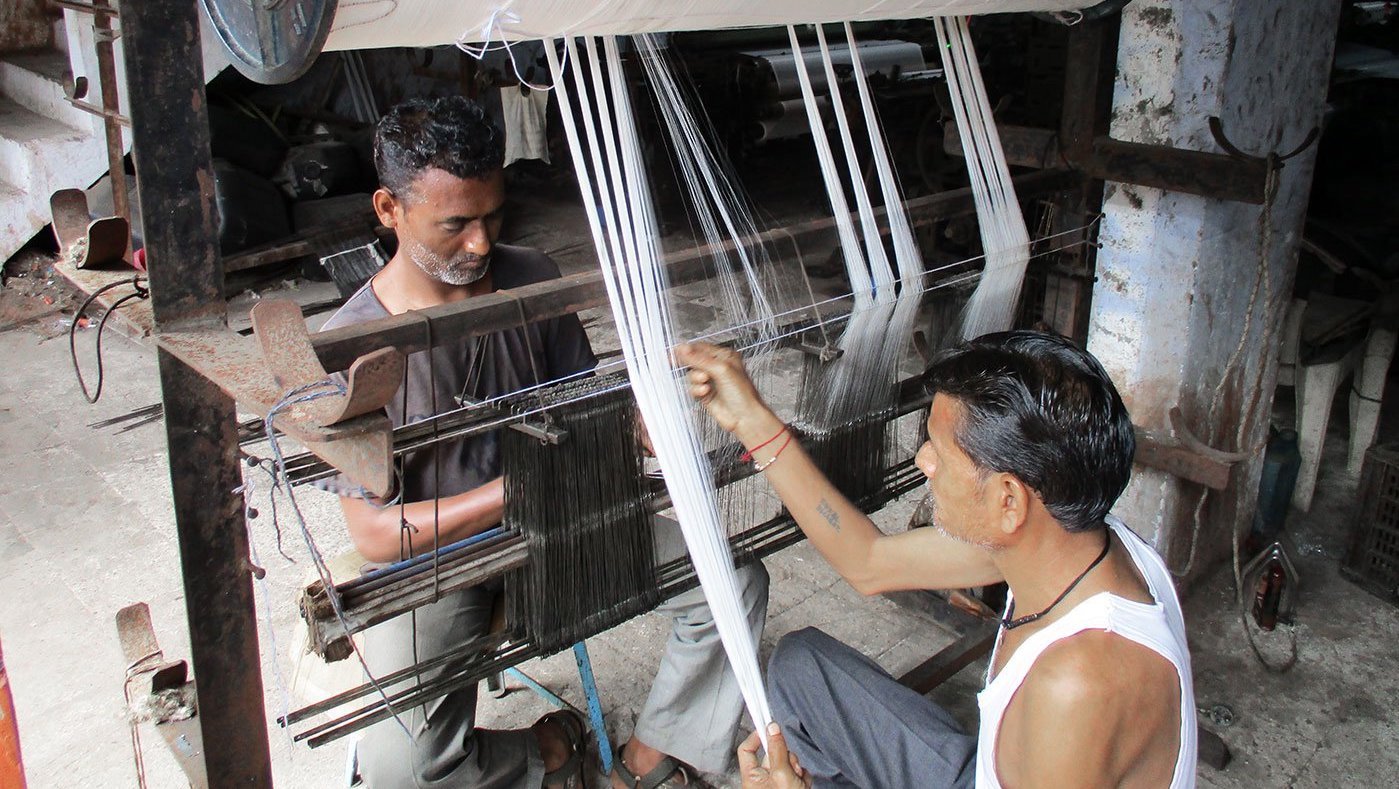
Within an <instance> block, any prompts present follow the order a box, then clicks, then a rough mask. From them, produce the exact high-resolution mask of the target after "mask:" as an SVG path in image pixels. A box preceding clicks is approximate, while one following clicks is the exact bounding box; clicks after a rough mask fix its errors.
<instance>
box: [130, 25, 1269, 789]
mask: <svg viewBox="0 0 1399 789" xmlns="http://www.w3.org/2000/svg"><path fill="white" fill-rule="evenodd" d="M199 13H200V11H199V9H198V6H197V4H196V0H142V2H138V3H128V4H124V5H123V6H122V8H121V34H122V37H123V38H124V51H125V59H126V73H127V81H128V85H129V86H130V90H129V92H128V95H130V96H131V97H132V102H131V130H132V136H133V141H134V142H133V159H134V161H135V165H136V170H137V173H138V179H137V190H138V195H139V200H140V204H141V206H142V209H143V211H142V214H143V217H144V218H143V224H144V231H145V244H146V250H147V255H148V260H149V261H150V263H149V268H150V286H151V302H152V311H153V322H154V325H153V330H154V331H153V333H154V336H155V339H156V341H157V345H158V346H159V342H160V338H161V335H162V334H164V333H169V332H184V333H188V332H221V331H224V330H226V321H227V318H226V310H225V294H224V265H223V261H222V259H221V257H220V255H219V250H218V245H217V242H216V239H217V231H218V228H217V211H216V209H215V206H214V196H213V181H214V179H213V167H212V160H211V157H210V153H209V125H208V117H207V109H206V102H205V89H204V74H203V68H202V65H201V63H202V56H201V49H200V20H199V17H198V14H199ZM1116 32H1117V21H1116V20H1115V19H1110V20H1106V21H1092V22H1084V23H1082V24H1080V25H1077V26H1076V27H1075V28H1074V29H1073V30H1072V32H1071V33H1070V38H1071V44H1070V47H1069V65H1068V69H1067V78H1066V91H1065V96H1064V107H1063V115H1062V121H1061V124H1060V128H1059V129H1058V130H1057V135H1058V149H1059V154H1060V159H1061V164H1063V165H1066V166H1067V167H1069V168H1072V169H1074V170H1077V171H1078V172H1077V174H1074V175H1066V174H1064V173H1062V172H1046V173H1041V174H1036V175H1032V176H1029V177H1026V176H1021V177H1020V179H1019V184H1021V185H1025V186H1028V185H1029V184H1030V183H1035V182H1036V179H1037V178H1038V179H1039V182H1040V183H1041V185H1044V182H1053V183H1054V184H1055V186H1063V185H1065V184H1068V185H1075V184H1076V185H1077V186H1078V187H1079V189H1078V191H1079V192H1080V194H1081V195H1082V199H1081V200H1079V201H1078V203H1077V205H1078V210H1080V211H1082V212H1083V213H1088V212H1089V211H1091V210H1092V209H1091V208H1089V206H1093V207H1096V204H1097V203H1098V202H1099V201H1100V196H1101V194H1100V189H1101V184H1100V183H1098V182H1097V181H1095V179H1102V178H1110V179H1112V180H1116V181H1122V182H1127V183H1140V184H1147V185H1151V186H1156V187H1160V188H1165V189H1171V190H1175V191H1183V192H1190V193H1194V194H1204V195H1211V196H1219V197H1226V198H1232V199H1242V200H1245V201H1247V202H1253V203H1258V202H1261V199H1262V182H1263V170H1262V169H1260V167H1259V165H1258V163H1257V162H1250V161H1244V160H1239V159H1235V158H1230V157H1227V156H1223V155H1218V154H1204V153H1197V152H1182V151H1174V150H1171V149H1169V148H1162V147H1155V146H1140V145H1132V144H1127V143H1121V142H1118V141H1114V140H1111V139H1109V138H1108V137H1107V136H1106V134H1105V130H1106V117H1107V108H1108V107H1109V106H1110V101H1109V100H1108V97H1109V96H1110V91H1111V87H1112V74H1113V71H1112V66H1111V64H1112V62H1113V60H1112V59H1113V57H1114V53H1115V42H1116ZM1046 191H1055V190H1053V189H1046ZM1095 193H1096V194H1095ZM914 203H915V204H917V205H913V206H910V207H911V208H912V209H914V211H915V213H921V214H922V215H923V216H925V217H931V216H947V215H949V214H953V213H968V212H969V209H970V200H969V197H968V196H966V195H959V194H957V193H955V192H954V193H947V194H941V195H934V196H931V197H928V198H923V199H922V201H921V203H920V201H914ZM964 209H967V210H964ZM812 224H813V225H819V224H821V223H819V222H818V223H812ZM812 229H813V230H814V229H817V228H812ZM696 260H698V258H696ZM691 264H693V261H692V263H691ZM682 265H684V264H683V263H682ZM523 290H528V291H529V292H528V293H525V292H521V293H519V294H516V295H517V298H518V299H519V300H518V301H516V299H511V298H507V297H498V296H497V297H481V298H480V299H472V300H470V302H469V303H467V306H465V307H460V308H453V309H443V310H439V311H437V312H436V313H435V314H433V315H431V316H430V317H432V318H434V321H435V325H436V326H437V327H439V331H437V332H435V334H436V335H437V336H438V337H450V336H452V335H453V333H454V332H457V333H460V332H465V331H490V330H493V329H494V328H500V327H503V326H515V325H518V323H519V321H520V309H521V307H523V308H524V310H525V315H526V317H527V318H528V319H531V320H534V319H539V318H542V317H546V316H547V315H558V314H562V313H565V312H573V311H577V310H579V309H584V308H586V307H589V306H593V305H595V304H599V303H601V302H602V299H601V281H600V278H598V277H589V276H588V275H577V276H575V277H567V278H564V279H562V280H559V281H557V282H554V283H542V284H541V285H539V286H533V288H532V289H523ZM410 324H411V325H410ZM420 325H421V324H420V321H418V320H411V321H402V320H397V321H396V320H395V319H387V320H385V321H381V322H377V323H373V324H364V325H363V326H360V327H355V328H353V329H344V330H340V331H337V332H328V333H326V334H325V335H322V336H318V337H317V338H316V341H315V345H316V350H317V354H318V355H319V357H320V358H321V360H322V362H323V363H324V364H325V365H326V368H327V369H328V370H332V371H334V370H340V369H344V367H345V366H346V365H347V364H348V363H349V361H350V360H351V359H353V358H354V357H356V356H359V355H361V354H364V353H366V352H368V351H370V350H373V349H375V348H380V347H385V346H388V345H396V346H398V347H400V348H402V349H404V350H414V349H417V348H421V347H422V341H421V336H422V335H421V332H420ZM158 355H159V368H160V382H161V391H162V399H163V401H164V408H165V425H166V435H167V439H168V444H169V450H168V452H169V458H170V482H171V492H172V496H173V500H174V512H175V522H176V529H177V533H178V542H179V546H180V563H181V573H182V575H183V579H184V589H185V603H186V609H187V612H188V616H187V619H188V624H189V633H190V648H191V659H192V663H193V667H194V677H195V682H196V683H197V688H198V697H199V727H200V730H201V732H202V734H203V742H204V743H205V744H206V745H209V746H212V747H206V748H204V749H203V753H202V759H203V763H204V767H205V773H206V774H207V776H208V784H207V785H208V786H210V787H233V786H238V787H267V786H271V785H272V768H271V759H270V753H269V746H268V725H267V724H268V721H267V716H266V712H265V710H264V705H263V682H262V676H261V669H260V666H261V662H260V659H259V652H258V635H257V620H256V615H255V611H254V599H253V588H252V570H253V568H252V566H251V564H250V562H249V553H248V538H247V528H246V524H245V522H244V513H243V502H242V500H241V497H240V496H239V495H238V494H235V493H234V490H235V489H236V488H237V487H238V486H239V485H240V484H241V473H240V468H239V455H238V446H239V443H238V435H237V431H236V429H235V428H236V415H235V410H234V402H233V400H232V399H231V398H230V397H229V396H228V395H227V394H225V393H224V390H222V389H221V388H220V387H219V385H218V384H217V383H216V382H215V381H213V380H210V379H209V378H207V377H205V376H204V375H201V374H200V373H199V372H197V371H196V370H195V368H194V367H192V366H190V365H189V364H188V363H187V362H186V361H183V360H181V359H180V358H178V357H177V356H176V355H175V354H173V353H172V352H171V351H170V350H167V349H166V348H165V347H159V348H158ZM1195 460H1197V459H1196V458H1191V457H1189V456H1188V453H1187V456H1183V458H1182V460H1181V462H1182V463H1184V464H1185V466H1186V467H1188V466H1190V464H1191V463H1193V462H1194V461H1195Z"/></svg>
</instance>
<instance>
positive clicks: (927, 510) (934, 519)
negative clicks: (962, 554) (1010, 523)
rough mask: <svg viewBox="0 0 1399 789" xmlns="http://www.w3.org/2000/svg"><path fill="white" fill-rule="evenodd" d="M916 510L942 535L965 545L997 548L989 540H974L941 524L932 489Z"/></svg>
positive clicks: (989, 549) (986, 548)
mask: <svg viewBox="0 0 1399 789" xmlns="http://www.w3.org/2000/svg"><path fill="white" fill-rule="evenodd" d="M918 510H919V515H920V517H921V518H926V519H927V523H928V525H929V526H932V527H933V528H934V529H937V530H938V532H940V533H941V534H943V535H944V536H947V537H950V538H952V539H954V540H956V541H957V542H960V543H963V544H965V545H971V546H974V547H977V548H981V549H982V550H987V551H994V550H997V548H998V546H997V545H995V544H994V543H992V542H991V541H989V540H986V539H980V540H975V539H972V538H971V537H968V536H967V534H965V533H958V532H955V531H952V530H950V529H948V528H947V527H946V526H945V525H943V522H942V518H940V517H938V502H937V499H936V498H935V497H934V496H933V494H932V491H929V492H928V493H927V495H926V496H925V497H924V498H923V501H922V502H920V503H919V505H918Z"/></svg>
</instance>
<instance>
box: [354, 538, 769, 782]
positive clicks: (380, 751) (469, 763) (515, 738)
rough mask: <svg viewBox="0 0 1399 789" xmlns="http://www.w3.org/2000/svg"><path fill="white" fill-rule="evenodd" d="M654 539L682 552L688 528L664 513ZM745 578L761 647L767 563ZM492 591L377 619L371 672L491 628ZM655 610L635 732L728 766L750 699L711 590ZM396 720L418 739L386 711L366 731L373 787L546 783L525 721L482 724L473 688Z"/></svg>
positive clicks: (702, 764)
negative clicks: (521, 724)
mask: <svg viewBox="0 0 1399 789" xmlns="http://www.w3.org/2000/svg"><path fill="white" fill-rule="evenodd" d="M655 539H656V557H657V561H658V562H661V561H668V560H670V559H673V558H675V557H677V556H680V555H682V554H683V553H684V552H685V541H684V538H683V536H682V535H681V534H680V526H679V524H677V523H675V522H674V521H672V520H669V519H666V518H657V519H656V537H655ZM738 581H739V593H740V595H741V598H742V600H743V603H744V605H745V607H746V608H747V611H748V623H749V627H750V628H751V629H752V633H753V642H754V643H755V644H756V643H758V642H759V641H760V640H761V638H762V632H763V623H764V621H765V619H766V618H767V601H768V574H767V571H766V570H765V569H764V568H763V566H762V564H761V563H758V562H753V563H751V564H748V565H746V566H745V567H743V568H742V569H741V570H739V572H738ZM495 595H496V590H494V589H486V588H480V587H476V588H471V589H463V590H461V591H459V592H455V593H453V594H451V595H449V596H447V597H445V598H443V599H442V600H440V601H438V602H436V603H433V604H432V605H428V606H424V607H422V608H419V609H418V610H417V611H415V612H413V613H412V614H404V615H403V616H399V617H397V618H394V619H391V620H389V621H388V622H384V623H383V624H380V625H376V626H375V627H372V628H370V629H369V630H367V631H365V639H366V644H365V647H366V648H365V652H366V658H367V660H368V662H369V667H370V670H371V671H372V672H373V673H374V675H375V676H384V675H385V674H388V673H389V672H392V671H397V670H399V669H402V668H404V667H406V666H410V665H412V664H414V663H415V662H421V661H424V660H427V659H429V658H432V657H435V656H437V655H441V654H443V653H445V652H447V651H449V650H451V649H453V648H454V647H456V646H459V645H461V644H463V643H465V642H466V641H469V640H471V639H472V638H475V637H477V636H479V635H481V634H482V633H484V632H486V629H487V628H488V627H489V624H490V617H491V606H492V603H493V601H494V598H495ZM656 610H657V611H658V612H660V613H662V614H664V615H667V616H669V617H670V618H671V633H670V637H669V639H668V640H667V641H666V646H665V652H664V654H663V655H662V657H661V664H660V668H659V669H657V671H656V678H655V680H654V681H653V682H652V684H651V693H650V695H649V697H648V698H647V700H646V704H645V706H644V707H643V708H642V710H641V714H640V716H639V717H638V718H637V721H636V728H635V732H634V736H636V737H638V738H639V739H641V741H642V742H645V743H646V744H648V745H650V746H652V747H655V748H657V749H659V750H660V751H662V752H664V753H667V754H669V755H671V756H674V757H676V758H677V759H679V760H681V761H683V762H687V763H689V764H691V765H693V766H694V767H697V768H699V769H701V770H705V771H708V772H723V771H725V770H726V769H727V768H728V766H729V764H730V762H731V760H732V758H733V754H734V747H735V742H736V739H735V735H736V733H737V728H738V721H739V716H740V715H741V714H742V713H743V697H742V695H741V694H740V693H739V690H738V681H737V680H736V679H735V678H734V675H733V672H732V671H731V670H730V669H729V667H728V659H727V657H726V656H725V654H724V647H723V644H722V642H720V640H719V631H718V629H717V627H716V626H715V624H714V620H713V617H712V615H711V614H710V612H709V605H708V604H707V603H706V602H705V600H704V593H703V592H702V591H701V590H699V589H693V590H691V591H688V592H684V593H682V594H679V595H676V596H675V597H673V598H671V599H670V600H667V601H666V602H664V603H662V604H661V605H660V606H659V607H658V608H657V609H656ZM414 617H416V620H417V621H416V627H415V626H414V621H413V620H414ZM415 630H416V634H417V643H416V645H417V653H416V655H415V654H414V649H413V647H414V632H415ZM469 659H470V658H469V657H464V658H462V659H461V660H460V661H454V662H453V663H451V664H449V665H448V666H446V667H444V668H442V669H439V670H437V671H433V672H424V674H423V679H424V680H428V679H431V678H432V677H435V676H437V675H438V674H440V673H442V672H443V671H448V670H454V669H456V668H458V667H459V666H460V664H461V662H464V661H467V660H469ZM603 682H604V685H605V679H604V680H603ZM400 687H406V686H400ZM399 717H400V718H401V719H402V720H403V722H404V723H405V724H407V726H408V729H409V731H410V732H411V734H412V736H411V738H410V737H409V736H407V735H405V734H404V732H403V728H402V727H400V726H399V725H398V724H397V723H396V722H394V721H393V720H392V719H389V720H386V721H383V722H382V723H378V724H376V725H374V726H372V727H370V728H369V729H367V730H366V734H365V736H364V738H363V739H362V740H360V742H359V743H358V745H357V748H356V750H357V754H358V758H359V767H360V774H361V775H362V776H363V777H364V780H365V783H366V784H367V785H368V786H369V787H371V789H399V788H400V787H422V788H423V789H438V788H439V787H482V789H488V788H489V789H494V787H501V788H502V789H504V788H505V787H511V788H512V789H524V788H525V787H529V788H530V789H533V788H534V787H538V786H539V785H540V783H541V782H542V780H543V777H544V763H543V761H542V759H541V757H540V755H539V744H538V742H537V740H536V739H535V737H534V735H533V733H531V732H530V731H529V730H528V729H518V730H511V731H492V730H487V729H477V728H475V722H476V685H471V686H470V687H467V688H462V689H461V690H457V691H454V692H452V693H448V694H447V695H445V696H443V697H442V698H439V699H437V700H435V701H433V702H430V703H429V704H426V705H424V706H422V707H417V708H415V709H412V710H405V711H400V714H399Z"/></svg>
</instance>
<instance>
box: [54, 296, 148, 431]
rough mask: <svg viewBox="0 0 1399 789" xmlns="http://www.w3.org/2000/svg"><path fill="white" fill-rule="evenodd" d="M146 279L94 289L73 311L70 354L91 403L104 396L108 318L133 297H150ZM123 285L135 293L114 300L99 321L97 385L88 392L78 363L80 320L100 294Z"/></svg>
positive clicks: (69, 337) (69, 327)
mask: <svg viewBox="0 0 1399 789" xmlns="http://www.w3.org/2000/svg"><path fill="white" fill-rule="evenodd" d="M146 281H147V280H146V278H145V277H142V276H140V275H137V276H134V277H132V278H131V279H123V280H119V281H117V282H109V283H107V284H106V285H103V286H102V287H100V288H98V289H97V290H95V291H93V292H92V295H91V296H88V297H87V300H86V301H84V302H83V303H82V306H80V307H78V310H77V311H76V312H74V313H73V322H72V323H71V324H69V326H68V354H69V357H70V358H71V359H72V361H73V375H74V376H76V377H77V379H78V388H79V389H81V390H82V393H83V399H84V400H86V401H87V402H88V404H89V405H91V404H93V403H96V402H97V400H98V399H99V398H101V397H102V380H103V373H102V331H103V330H104V329H105V328H106V327H107V319H108V318H110V317H112V313H114V312H116V311H117V309H118V308H119V307H121V306H122V305H124V304H126V303H127V302H129V301H131V300H132V299H148V298H150V296H151V292H150V290H149V289H147V288H145V287H142V285H143V284H144V283H145V282H146ZM123 285H130V286H131V287H133V288H135V289H136V290H135V292H134V293H128V294H126V295H125V296H122V297H121V298H119V299H117V300H116V301H114V302H112V306H110V307H108V308H107V311H106V312H104V313H102V317H101V319H99V320H98V321H97V343H96V351H97V386H96V388H95V389H94V390H93V391H92V392H88V388H87V381H85V380H84V379H83V371H82V367H81V365H79V364H78V339H77V337H78V320H79V319H81V318H82V315H83V313H84V312H86V311H87V308H88V307H90V306H92V303H93V302H94V301H96V300H97V297H98V296H101V295H102V294H103V293H106V292H107V291H109V290H113V289H114V288H119V287H121V286H123Z"/></svg>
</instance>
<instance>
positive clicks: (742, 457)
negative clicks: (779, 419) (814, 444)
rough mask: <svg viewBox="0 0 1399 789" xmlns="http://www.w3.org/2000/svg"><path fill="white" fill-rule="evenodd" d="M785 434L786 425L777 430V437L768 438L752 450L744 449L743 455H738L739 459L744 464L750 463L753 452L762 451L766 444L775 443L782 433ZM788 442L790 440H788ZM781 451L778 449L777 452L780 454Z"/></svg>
mask: <svg viewBox="0 0 1399 789" xmlns="http://www.w3.org/2000/svg"><path fill="white" fill-rule="evenodd" d="M786 432H787V425H785V424H784V425H782V429H781V430H779V431H777V435H775V436H773V437H772V438H769V439H768V440H767V441H764V442H763V443H761V444H759V445H757V446H756V447H753V448H752V449H745V450H743V454H742V455H739V459H740V460H742V461H743V462H744V463H747V462H748V461H750V460H752V459H753V453H754V452H757V451H758V450H760V449H762V448H763V447H765V446H767V445H768V444H771V443H772V442H774V441H776V440H777V439H779V438H781V437H782V434H783V433H786ZM789 440H790V439H789ZM783 446H786V444H783ZM781 451H782V450H780V449H779V450H778V452H781Z"/></svg>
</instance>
